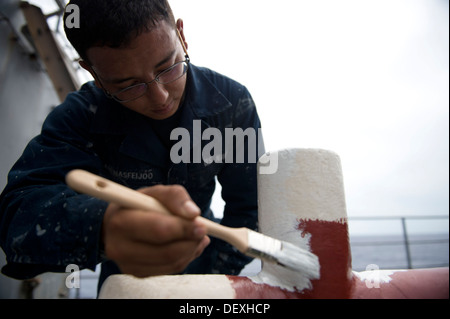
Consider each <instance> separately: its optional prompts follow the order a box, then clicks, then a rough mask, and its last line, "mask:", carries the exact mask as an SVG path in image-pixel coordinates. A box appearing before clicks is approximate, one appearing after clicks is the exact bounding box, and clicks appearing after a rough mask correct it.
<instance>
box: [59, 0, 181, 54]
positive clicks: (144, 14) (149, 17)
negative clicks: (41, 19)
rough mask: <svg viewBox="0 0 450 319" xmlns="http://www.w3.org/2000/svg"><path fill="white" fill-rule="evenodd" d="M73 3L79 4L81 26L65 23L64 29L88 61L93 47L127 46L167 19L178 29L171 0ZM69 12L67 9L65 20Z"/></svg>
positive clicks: (79, 1) (76, 48)
mask: <svg viewBox="0 0 450 319" xmlns="http://www.w3.org/2000/svg"><path fill="white" fill-rule="evenodd" d="M70 4H74V5H77V6H78V9H79V13H80V25H79V28H74V27H72V28H69V27H68V26H67V24H66V23H64V30H65V32H66V36H67V39H68V40H69V41H70V43H71V44H72V46H73V47H74V48H75V50H77V52H78V54H79V55H80V57H81V58H82V59H83V60H85V61H87V62H88V58H87V55H86V51H87V50H88V49H89V48H92V47H95V46H108V47H112V48H118V47H122V46H126V45H127V44H128V43H129V42H130V41H131V40H133V39H134V38H136V37H137V36H138V35H140V34H141V33H143V32H146V31H150V30H151V29H152V28H153V27H155V26H156V25H157V24H158V23H159V22H161V21H163V20H164V21H166V22H168V23H169V24H170V25H171V26H173V27H174V28H176V22H175V18H174V15H173V12H172V9H171V7H170V5H169V3H168V1H167V0H71V1H70V2H69V3H68V5H70ZM68 14H70V12H67V10H66V13H65V16H64V21H66V17H67V16H68Z"/></svg>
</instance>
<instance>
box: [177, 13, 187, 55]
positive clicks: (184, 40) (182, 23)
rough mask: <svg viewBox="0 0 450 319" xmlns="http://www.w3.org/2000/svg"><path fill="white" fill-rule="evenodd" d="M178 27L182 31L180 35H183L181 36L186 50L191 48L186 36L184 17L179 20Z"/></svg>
mask: <svg viewBox="0 0 450 319" xmlns="http://www.w3.org/2000/svg"><path fill="white" fill-rule="evenodd" d="M177 29H178V31H179V32H180V35H181V38H182V39H183V42H184V46H185V47H186V50H187V49H189V47H188V44H187V42H186V37H185V36H184V22H183V20H182V19H178V20H177Z"/></svg>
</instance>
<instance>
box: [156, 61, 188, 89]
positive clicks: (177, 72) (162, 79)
mask: <svg viewBox="0 0 450 319" xmlns="http://www.w3.org/2000/svg"><path fill="white" fill-rule="evenodd" d="M187 69H188V65H187V63H186V62H179V63H177V64H175V65H173V66H172V67H171V68H169V69H167V70H165V71H164V72H163V73H161V74H160V75H159V76H158V78H157V79H156V80H157V81H158V82H159V83H161V84H167V83H170V82H173V81H175V80H178V79H179V78H181V77H182V76H183V75H184V74H185V73H186V72H187Z"/></svg>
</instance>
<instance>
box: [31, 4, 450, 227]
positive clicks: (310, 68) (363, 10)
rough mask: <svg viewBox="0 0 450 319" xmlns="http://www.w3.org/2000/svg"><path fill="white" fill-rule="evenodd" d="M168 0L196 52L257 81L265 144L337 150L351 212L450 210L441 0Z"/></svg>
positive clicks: (254, 88)
mask: <svg viewBox="0 0 450 319" xmlns="http://www.w3.org/2000/svg"><path fill="white" fill-rule="evenodd" d="M39 2H41V1H39ZM170 3H171V4H172V8H173V10H174V13H175V16H176V18H182V19H183V20H184V27H185V35H186V39H187V42H188V44H189V54H190V57H191V60H192V63H193V64H196V65H199V66H207V67H209V68H212V69H214V70H216V71H219V72H221V73H223V74H225V75H228V76H230V77H232V78H234V79H235V80H237V81H239V82H241V83H242V84H244V85H246V86H247V87H248V89H249V90H250V92H251V93H252V95H253V97H254V99H255V102H256V104H257V107H258V110H259V115H260V118H261V120H262V124H263V130H264V137H265V141H266V149H267V150H269V151H276V150H280V149H284V148H323V149H329V150H332V151H335V152H336V153H338V154H339V155H340V157H341V161H342V166H343V172H344V182H345V191H346V201H347V208H348V214H349V216H368V215H381V216H387V215H405V214H406V215H415V214H431V215H448V212H449V196H448V193H449V177H448V176H449V146H448V144H449V4H448V3H449V2H448V0H320V1H319V0H317V1H316V0H315V1H310V0H308V1H307V0H278V1H269V0H226V1H218V0H189V1H186V0H171V1H170ZM431 227H432V228H433V229H435V230H436V231H446V232H448V220H447V221H445V223H442V221H439V222H437V223H434V224H433V226H431Z"/></svg>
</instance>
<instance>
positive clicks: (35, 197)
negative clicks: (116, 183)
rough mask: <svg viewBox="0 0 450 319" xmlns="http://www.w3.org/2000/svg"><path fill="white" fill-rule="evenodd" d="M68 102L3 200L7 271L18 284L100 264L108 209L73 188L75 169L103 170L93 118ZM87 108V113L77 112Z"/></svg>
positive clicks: (31, 148)
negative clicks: (91, 133) (70, 178)
mask: <svg viewBox="0 0 450 319" xmlns="http://www.w3.org/2000/svg"><path fill="white" fill-rule="evenodd" d="M82 102H83V101H79V100H77V98H72V99H71V98H70V97H69V98H68V100H66V102H65V103H64V104H63V105H62V106H60V107H58V108H57V109H56V110H54V111H53V112H52V113H51V114H50V115H49V117H48V118H47V120H46V121H45V123H44V125H43V129H42V132H41V134H40V135H39V136H37V137H36V138H34V139H33V140H32V141H31V142H30V143H29V144H28V146H27V147H26V149H25V151H24V153H23V155H22V156H21V157H20V158H19V160H18V161H17V162H16V164H15V165H14V166H13V168H12V169H11V171H10V173H9V175H8V184H7V186H6V188H5V189H4V191H3V193H2V194H1V197H0V243H1V247H2V249H3V250H4V252H5V254H6V258H7V265H6V266H5V267H4V268H3V269H2V272H3V273H4V274H6V275H8V276H11V277H13V278H17V279H25V278H31V277H34V276H36V275H38V274H39V273H42V272H48V271H51V272H64V271H65V269H66V267H67V266H68V265H70V264H76V265H77V266H79V267H80V268H81V269H83V268H90V269H95V266H96V264H98V263H99V261H100V252H101V247H100V246H101V241H100V235H101V224H102V220H103V214H104V211H105V209H106V206H107V204H106V203H105V202H102V201H99V200H97V199H93V198H90V197H88V196H85V195H80V194H77V193H76V192H74V191H72V190H71V189H69V188H68V187H67V186H66V184H65V182H64V178H65V175H66V174H67V172H68V171H70V170H71V169H74V168H84V169H87V170H90V171H92V172H96V173H98V172H99V171H100V167H101V166H100V161H99V159H98V158H97V156H96V155H95V153H94V152H93V151H92V143H91V142H90V141H89V138H88V135H87V133H86V132H87V131H88V126H89V125H90V121H91V117H92V114H90V111H89V109H88V107H87V108H83V106H82V105H83V103H82ZM78 106H81V108H77V107H78Z"/></svg>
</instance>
